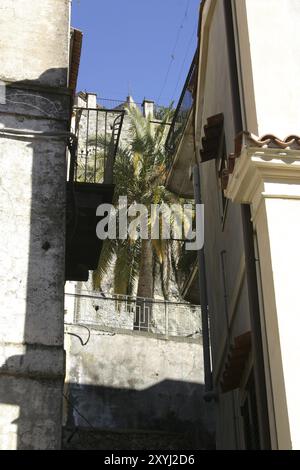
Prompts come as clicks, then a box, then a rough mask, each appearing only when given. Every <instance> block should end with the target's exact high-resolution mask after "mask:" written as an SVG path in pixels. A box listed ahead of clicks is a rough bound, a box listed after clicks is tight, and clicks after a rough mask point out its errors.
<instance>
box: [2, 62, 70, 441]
mask: <svg viewBox="0 0 300 470" xmlns="http://www.w3.org/2000/svg"><path fill="white" fill-rule="evenodd" d="M66 83H67V69H65V68H62V69H50V70H48V71H46V72H45V73H43V74H42V75H41V76H40V77H39V78H38V79H36V80H32V81H31V80H30V81H24V82H15V83H13V84H12V86H9V87H8V88H7V102H6V104H5V105H1V106H0V116H1V119H0V122H1V124H2V125H3V126H4V127H6V128H9V127H13V128H16V127H17V128H18V129H20V130H22V129H27V130H32V131H45V132H56V131H58V132H61V131H68V130H69V119H70V105H71V99H70V94H69V92H68V90H67V89H66V88H64V85H65V84H66ZM54 87H56V88H54ZM58 87H59V88H58ZM15 113H17V114H19V115H20V117H19V118H16V116H15ZM0 139H1V136H0ZM1 140H2V139H1ZM1 147H2V148H1V155H0V158H1V159H6V160H9V165H7V167H8V168H9V170H6V171H10V174H7V175H6V176H7V177H5V175H3V176H4V177H3V179H2V182H1V189H3V195H4V192H5V193H6V194H8V199H9V201H8V202H7V203H6V204H7V205H6V207H5V206H4V207H5V211H6V212H5V215H6V218H7V222H5V223H6V227H7V233H8V235H7V246H6V247H5V249H6V252H7V256H8V257H9V258H8V259H12V260H13V261H12V262H11V263H10V266H11V267H12V269H11V270H8V269H7V266H6V267H5V266H3V265H2V268H1V270H0V282H1V284H3V285H6V286H7V287H6V292H5V293H4V294H5V298H4V299H3V302H4V308H3V310H2V314H1V317H2V318H1V323H2V328H3V326H5V328H3V330H2V334H1V343H2V345H3V346H4V351H5V352H4V354H5V358H4V360H5V359H6V361H5V362H4V363H3V364H2V365H1V368H0V403H1V404H3V405H4V406H3V407H2V408H3V413H2V421H3V423H4V425H3V428H2V430H1V435H0V439H1V441H2V442H1V443H0V447H1V448H17V449H57V448H60V445H61V415H62V411H61V410H62V391H63V379H64V351H63V321H64V319H63V295H64V250H65V187H66V158H65V147H66V140H65V139H62V138H59V139H52V138H49V137H48V138H40V137H39V138H36V137H35V138H32V137H26V136H24V135H20V136H15V135H14V136H10V137H9V136H7V135H6V136H5V142H3V144H2V146H1ZM2 168H3V169H4V168H5V167H4V164H3V161H2ZM1 192H2V191H1ZM8 204H10V205H11V207H12V208H13V210H12V211H10V209H9V205H8ZM2 223H3V221H2ZM5 268H6V272H5ZM1 278H2V279H1ZM4 310H5V311H4ZM4 330H5V331H4ZM5 433H6V434H7V437H5Z"/></svg>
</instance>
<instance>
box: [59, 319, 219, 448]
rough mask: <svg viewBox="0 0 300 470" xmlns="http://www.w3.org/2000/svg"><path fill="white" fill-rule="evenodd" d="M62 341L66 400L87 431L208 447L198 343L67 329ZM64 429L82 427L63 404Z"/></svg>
mask: <svg viewBox="0 0 300 470" xmlns="http://www.w3.org/2000/svg"><path fill="white" fill-rule="evenodd" d="M67 331H68V332H69V333H72V334H67V336H66V349H67V378H66V382H67V384H66V389H67V394H68V397H69V400H70V401H71V403H72V404H73V405H75V407H76V409H77V410H78V411H79V412H80V413H81V414H82V415H83V416H84V417H86V418H87V419H88V421H89V422H90V423H91V424H92V426H93V427H95V428H97V429H101V430H108V431H109V430H110V431H124V430H130V432H133V431H136V432H137V431H147V430H148V431H149V432H154V431H161V432H165V433H178V434H182V435H185V434H186V435H188V436H189V438H190V441H191V442H193V444H194V445H196V446H198V447H199V448H205V447H206V446H208V445H211V442H212V434H213V413H212V408H211V406H212V405H209V404H207V403H205V402H204V400H203V397H202V395H203V391H204V385H203V364H202V362H203V361H202V345H201V342H200V341H199V340H188V339H185V340H179V339H178V340H161V339H158V338H155V337H154V336H151V335H150V334H146V333H144V334H143V333H137V332H132V333H130V332H128V334H114V333H108V332H101V331H100V330H97V329H94V328H93V329H91V330H90V331H91V336H90V339H89V341H88V343H87V344H86V346H82V345H81V342H80V340H79V338H78V337H76V336H74V334H75V335H79V336H80V337H81V338H82V340H83V343H84V342H85V341H86V340H87V335H88V332H87V330H85V329H84V328H82V327H80V326H69V327H68V329H67ZM66 424H67V425H68V427H69V428H72V427H73V428H74V427H75V426H78V427H85V428H86V427H87V428H89V426H88V425H87V423H86V421H85V420H84V419H82V418H81V417H80V416H79V414H78V413H77V412H76V411H75V409H73V408H72V406H70V404H67V418H66Z"/></svg>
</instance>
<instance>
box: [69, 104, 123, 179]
mask: <svg viewBox="0 0 300 470" xmlns="http://www.w3.org/2000/svg"><path fill="white" fill-rule="evenodd" d="M124 113H125V111H124V110H115V109H103V108H95V109H94V108H93V109H91V108H74V110H73V121H72V127H73V131H74V133H75V135H76V137H77V148H76V152H73V155H71V159H70V163H69V181H75V182H81V183H112V182H113V165H114V160H115V157H116V153H117V149H118V145H119V141H120V134H121V129H122V123H123V119H124Z"/></svg>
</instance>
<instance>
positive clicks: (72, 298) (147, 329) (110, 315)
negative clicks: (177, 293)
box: [66, 286, 202, 341]
mask: <svg viewBox="0 0 300 470" xmlns="http://www.w3.org/2000/svg"><path fill="white" fill-rule="evenodd" d="M66 297H67V299H68V302H67V303H68V305H69V310H68V311H67V315H68V317H67V318H68V321H69V322H70V323H72V324H74V325H86V326H87V327H93V328H99V329H100V330H102V331H108V332H109V331H110V332H126V331H127V332H132V333H134V334H141V335H147V336H156V337H163V338H164V339H170V338H174V337H175V338H176V337H177V338H190V339H191V340H196V341H197V340H198V341H199V339H200V338H201V336H202V322H201V308H200V306H199V305H191V304H189V303H187V302H182V301H180V302H179V301H178V302H175V301H172V302H171V301H164V300H158V299H155V300H154V299H145V298H142V297H134V296H126V295H111V296H105V295H104V294H103V293H100V292H93V291H87V290H85V289H83V288H82V287H81V286H80V287H79V288H77V290H76V293H71V292H67V293H66Z"/></svg>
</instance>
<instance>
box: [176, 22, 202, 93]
mask: <svg viewBox="0 0 300 470" xmlns="http://www.w3.org/2000/svg"><path fill="white" fill-rule="evenodd" d="M196 29H197V24H196V25H195V27H194V29H193V32H192V35H191V37H190V40H189V42H188V45H187V49H186V52H185V56H184V59H183V62H182V65H181V68H180V71H179V75H178V80H177V83H176V86H175V88H174V91H173V94H172V98H171V101H174V97H175V94H176V91H177V88H178V85H179V82H180V80H181V77H182V73H183V70H184V66H185V62H186V59H187V56H188V53H189V50H190V47H191V44H192V40H193V38H194V36H195V32H196Z"/></svg>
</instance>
